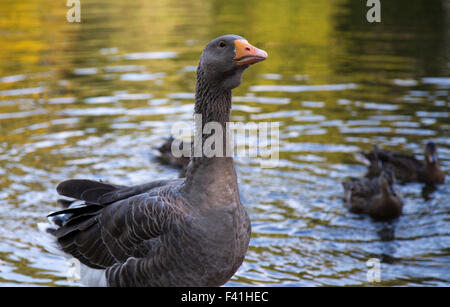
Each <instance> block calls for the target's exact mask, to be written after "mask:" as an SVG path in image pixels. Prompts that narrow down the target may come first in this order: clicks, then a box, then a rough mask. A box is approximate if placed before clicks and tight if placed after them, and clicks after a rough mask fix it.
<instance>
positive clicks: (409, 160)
mask: <svg viewBox="0 0 450 307" xmlns="http://www.w3.org/2000/svg"><path fill="white" fill-rule="evenodd" d="M360 154H361V155H362V156H363V157H364V158H365V160H366V161H368V163H367V164H368V166H369V171H368V176H369V177H373V176H379V175H380V173H381V171H382V170H383V169H386V168H389V169H392V170H393V172H394V173H395V177H396V178H397V179H399V180H400V181H402V182H424V183H426V184H430V185H433V184H442V183H444V181H445V175H444V173H443V172H442V170H441V168H440V166H439V163H438V161H437V149H436V145H435V144H434V143H432V142H429V143H428V144H427V146H426V149H425V160H424V161H421V160H418V159H417V158H416V157H414V156H413V155H407V154H403V153H399V152H395V151H389V150H383V149H380V148H378V147H375V148H374V150H372V151H371V152H361V153H360Z"/></svg>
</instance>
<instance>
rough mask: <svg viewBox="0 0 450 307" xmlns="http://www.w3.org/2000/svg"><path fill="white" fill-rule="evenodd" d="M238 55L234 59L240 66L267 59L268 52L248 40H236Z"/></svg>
mask: <svg viewBox="0 0 450 307" xmlns="http://www.w3.org/2000/svg"><path fill="white" fill-rule="evenodd" d="M234 46H235V48H236V56H235V57H234V61H235V62H236V63H237V65H238V66H242V65H251V64H255V63H258V62H261V61H264V60H265V59H267V52H265V51H264V50H261V49H258V48H256V47H254V46H252V45H250V44H249V43H248V42H247V41H246V40H243V39H242V40H235V41H234Z"/></svg>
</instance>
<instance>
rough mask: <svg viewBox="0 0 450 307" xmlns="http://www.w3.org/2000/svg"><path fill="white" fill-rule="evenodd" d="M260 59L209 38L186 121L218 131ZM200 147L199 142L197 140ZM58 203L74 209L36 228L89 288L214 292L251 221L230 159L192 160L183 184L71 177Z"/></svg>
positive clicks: (235, 264)
mask: <svg viewBox="0 0 450 307" xmlns="http://www.w3.org/2000/svg"><path fill="white" fill-rule="evenodd" d="M266 58H267V53H266V52H265V51H263V50H260V49H257V48H256V47H254V46H252V45H250V44H249V43H248V42H247V41H246V40H245V39H244V38H242V37H240V36H237V35H225V36H222V37H219V38H216V39H214V40H213V41H211V42H210V43H208V45H207V46H206V48H205V49H204V51H203V53H202V55H201V57H200V62H199V65H198V69H197V84H196V95H195V113H196V114H201V115H202V121H203V125H204V124H205V123H209V122H213V121H214V122H218V123H220V124H221V125H222V126H223V127H225V124H226V122H228V121H229V118H230V112H231V96H232V89H233V88H236V87H238V86H239V85H240V84H241V81H242V75H243V72H244V71H245V70H246V69H247V68H248V67H249V66H250V65H252V64H255V63H258V62H260V61H263V60H264V59H266ZM202 137H203V139H205V138H207V137H208V135H203V136H202ZM57 192H58V193H59V194H60V195H63V196H66V197H69V198H72V199H77V200H81V201H83V204H82V205H81V206H70V207H69V208H67V209H64V210H61V211H58V212H54V213H51V214H50V215H49V217H50V218H51V220H53V221H54V223H53V224H47V225H41V227H40V228H41V229H43V230H45V232H46V234H47V235H49V236H50V237H51V238H53V239H54V243H55V245H56V247H57V248H58V249H59V250H61V251H62V252H64V253H65V254H66V255H68V256H69V257H73V258H76V259H78V260H79V261H80V262H81V281H82V282H83V283H85V284H87V285H91V286H220V285H223V284H224V283H226V282H227V281H228V280H229V279H230V278H231V277H232V276H233V275H234V273H235V272H236V270H237V269H238V268H239V266H240V265H241V264H242V262H243V260H244V257H245V254H246V252H247V248H248V244H249V239H250V220H249V217H248V215H247V212H246V210H245V208H244V207H243V205H242V203H241V200H240V197H239V189H238V183H237V177H236V170H235V166H234V161H233V158H232V157H207V156H206V155H202V156H200V157H197V156H195V157H192V158H191V159H190V163H189V166H188V168H187V172H186V178H185V179H174V180H159V181H153V182H150V183H146V184H142V185H137V186H129V187H127V186H119V185H114V184H108V183H104V182H98V181H92V180H77V179H71V180H67V181H64V182H61V183H60V184H59V185H58V186H57Z"/></svg>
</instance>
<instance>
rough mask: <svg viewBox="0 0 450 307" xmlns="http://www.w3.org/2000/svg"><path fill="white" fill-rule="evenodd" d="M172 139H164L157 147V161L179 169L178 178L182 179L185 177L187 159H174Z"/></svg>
mask: <svg viewBox="0 0 450 307" xmlns="http://www.w3.org/2000/svg"><path fill="white" fill-rule="evenodd" d="M174 140H175V139H174V137H173V136H170V137H168V138H166V140H165V141H164V143H163V144H162V145H161V146H159V147H157V148H156V150H158V151H159V155H158V156H157V158H158V160H159V161H160V162H161V163H163V164H166V165H170V166H172V167H175V168H178V169H180V174H179V178H183V177H185V176H186V168H187V166H188V164H189V160H190V159H189V157H184V156H181V157H175V156H174V155H173V154H172V142H173V141H174ZM182 146H183V143H181V145H180V150H183V148H182Z"/></svg>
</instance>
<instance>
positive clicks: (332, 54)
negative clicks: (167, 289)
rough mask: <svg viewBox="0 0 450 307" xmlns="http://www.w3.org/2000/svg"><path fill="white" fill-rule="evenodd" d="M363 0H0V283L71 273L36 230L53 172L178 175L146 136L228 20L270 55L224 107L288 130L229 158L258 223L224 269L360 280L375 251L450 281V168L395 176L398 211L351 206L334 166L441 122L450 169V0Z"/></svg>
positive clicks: (135, 177)
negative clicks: (263, 160) (275, 141)
mask: <svg viewBox="0 0 450 307" xmlns="http://www.w3.org/2000/svg"><path fill="white" fill-rule="evenodd" d="M364 4H365V3H364V1H360V2H358V1H350V0H338V1H334V2H333V3H330V2H329V1H325V0H320V1H306V0H305V1H303V0H301V1H299V0H296V1H293V0H281V1H277V2H274V1H269V0H258V1H256V0H250V1H245V2H244V3H243V2H242V1H236V0H230V1H209V2H207V1H200V0H194V1H189V2H185V1H184V2H183V1H179V0H162V1H157V2H154V1H142V0H138V1H134V2H133V3H129V2H119V1H113V2H111V1H106V0H95V1H90V2H89V3H86V4H85V5H84V6H83V12H82V14H83V16H82V20H83V22H82V23H81V24H69V23H67V22H65V21H64V18H63V16H65V13H66V11H65V10H66V8H65V7H64V6H54V5H51V4H50V2H49V1H48V0H36V1H6V2H5V1H3V2H2V3H1V4H0V11H2V12H3V13H2V14H3V15H2V20H3V22H2V23H0V42H1V44H2V47H3V48H1V49H0V187H1V188H0V284H1V285H2V286H6V285H18V284H21V285H22V284H25V285H53V286H54V285H77V284H76V283H73V282H70V281H67V280H66V278H65V276H66V269H67V265H66V263H65V261H64V260H63V259H61V258H60V257H58V256H54V255H51V254H49V253H47V252H46V251H44V250H43V249H42V246H41V244H40V243H39V241H38V240H37V238H36V234H37V228H36V226H35V224H36V222H40V221H43V217H44V216H45V215H46V214H47V213H48V212H49V211H53V210H55V209H56V204H55V203H56V198H57V196H56V193H55V190H54V187H55V185H56V184H57V183H58V182H59V181H61V180H63V179H66V178H69V177H77V178H81V177H85V178H92V179H104V180H108V181H112V182H115V183H118V184H137V183H141V182H144V181H146V180H153V179H154V178H156V177H158V178H170V177H172V178H175V177H177V176H178V173H177V170H174V169H171V168H167V167H165V166H161V165H159V164H157V163H155V162H154V159H153V158H154V151H153V148H154V147H155V145H159V144H161V142H162V140H163V139H164V138H165V137H166V136H167V135H168V134H169V132H170V127H171V125H172V124H173V123H175V122H178V121H186V120H191V115H192V106H193V99H194V96H193V91H194V86H195V70H196V65H197V63H198V56H199V54H200V52H201V50H202V48H203V46H204V44H205V43H206V42H207V41H209V40H210V39H212V38H214V37H216V36H218V35H222V34H224V33H238V34H240V35H242V36H244V37H247V38H248V39H249V40H251V41H252V42H254V43H255V44H256V45H258V46H261V48H263V49H265V50H268V51H269V52H270V60H267V61H265V62H264V63H261V64H260V65H258V66H255V67H254V69H252V70H249V71H248V73H247V74H246V75H245V79H244V83H243V85H242V86H241V87H240V88H238V89H237V90H236V92H235V96H234V108H233V113H232V118H233V120H236V121H242V122H245V121H256V122H259V121H278V122H280V137H281V140H280V163H279V168H276V169H261V168H259V161H257V160H255V159H245V158H239V159H237V161H236V163H237V170H238V172H239V180H240V189H241V194H242V199H243V201H244V203H245V204H246V206H247V209H248V211H249V214H250V216H251V219H252V223H253V224H252V225H253V236H252V239H251V242H250V249H249V252H248V256H247V258H246V261H245V262H244V264H243V266H242V267H241V268H240V269H239V271H238V273H237V274H236V276H234V277H233V279H232V280H231V281H230V282H229V283H228V285H286V286H287V285H294V286H298V285H308V286H309V285H366V284H367V281H366V273H367V266H366V261H367V260H368V259H370V258H379V259H380V260H381V261H382V268H383V274H382V284H383V285H407V284H410V285H418V284H422V285H424V284H425V285H448V283H449V276H450V272H449V269H448V268H449V267H450V261H449V257H448V250H449V248H450V243H449V241H448V239H447V238H448V237H449V235H450V229H449V228H448V219H449V214H450V211H449V203H448V201H447V199H448V197H449V196H450V188H449V184H448V179H447V183H446V184H444V185H441V186H438V187H435V188H434V189H429V188H428V187H423V186H422V185H420V184H408V185H404V186H400V189H401V192H402V193H403V194H404V196H405V203H406V205H405V208H404V215H403V216H401V217H400V218H399V219H398V220H397V221H394V222H392V223H380V222H376V221H373V220H371V219H370V218H368V217H365V216H357V215H353V214H351V213H348V212H347V210H346V209H345V208H344V207H343V205H342V199H341V198H342V189H341V185H340V182H341V181H343V180H345V179H346V178H348V177H361V176H364V174H365V172H366V168H365V167H364V166H363V165H361V164H359V163H358V162H357V161H356V160H355V159H354V154H355V153H357V152H358V151H360V150H369V149H371V147H372V146H373V145H374V144H377V145H379V146H381V147H383V148H386V149H392V150H400V151H405V152H409V153H413V154H417V155H421V154H422V151H423V147H424V144H425V143H426V142H427V141H429V140H433V141H434V142H435V143H437V144H438V146H439V149H440V151H439V154H440V157H439V158H440V161H441V166H442V169H443V170H444V172H446V173H447V174H448V171H449V169H450V138H449V134H448V131H449V124H448V117H449V112H448V108H449V106H450V103H449V99H448V94H449V90H450V84H449V79H450V78H449V66H448V54H449V46H450V45H449V40H448V38H449V36H448V29H449V28H450V27H449V25H448V22H449V20H450V18H449V12H450V8H449V6H448V4H447V2H446V1H429V0H427V1H425V0H419V1H414V3H411V2H410V1H406V0H401V1H395V2H393V1H390V2H383V17H382V18H383V22H382V23H381V24H377V25H374V24H369V23H367V22H366V21H365V20H364V16H365V12H366V7H365V5H364ZM42 8H45V10H44V9H42ZM124 12H126V14H124ZM448 177H449V176H448V175H447V178H448Z"/></svg>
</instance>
